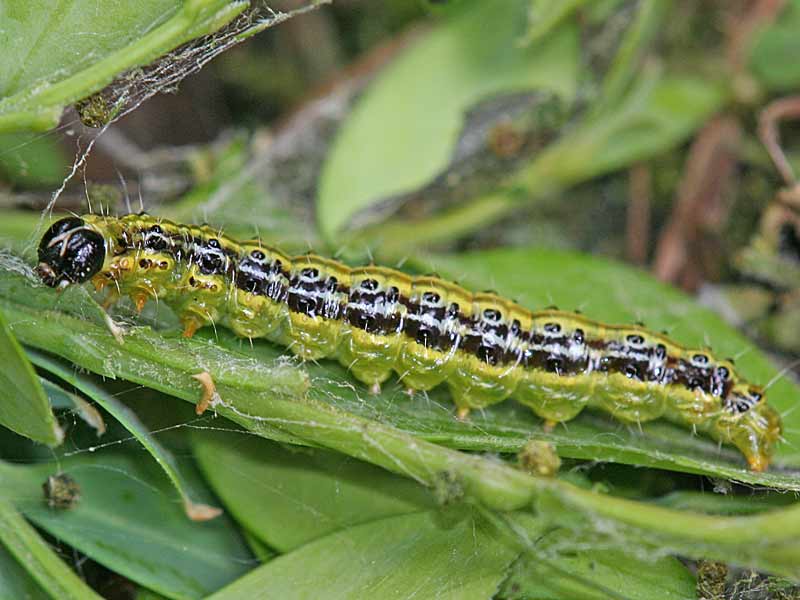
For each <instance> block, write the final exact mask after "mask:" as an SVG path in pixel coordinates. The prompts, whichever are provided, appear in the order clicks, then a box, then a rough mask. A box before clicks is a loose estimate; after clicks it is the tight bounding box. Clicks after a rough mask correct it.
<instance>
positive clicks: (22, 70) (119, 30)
mask: <svg viewBox="0 0 800 600" xmlns="http://www.w3.org/2000/svg"><path fill="white" fill-rule="evenodd" d="M247 4H248V3H247V2H242V1H239V0H185V1H180V0H141V1H139V2H135V3H132V2H111V1H103V2H100V3H98V2H95V1H94V0H64V1H61V2H56V3H53V2H49V1H47V0H8V1H7V2H5V3H4V5H3V6H2V7H0V21H2V23H3V29H2V31H0V45H2V47H3V48H4V49H5V51H4V52H3V54H2V56H1V57H0V98H2V99H0V131H14V130H25V129H29V130H35V131H43V130H46V129H49V128H51V127H54V126H55V125H56V124H57V123H58V120H59V118H60V116H61V111H62V110H63V108H64V107H65V106H67V105H69V104H71V103H73V102H76V101H77V100H80V99H81V98H84V97H86V96H89V95H90V94H92V93H94V92H96V91H98V90H100V89H102V88H103V87H104V86H106V85H108V84H109V83H111V81H112V80H113V79H114V77H116V76H117V75H119V74H120V73H122V72H124V71H126V70H129V69H131V68H133V67H136V66H141V65H145V64H148V63H149V62H151V61H153V60H155V59H156V58H157V57H158V56H160V55H161V54H164V53H165V52H168V51H169V50H172V49H173V48H175V47H177V46H179V45H180V44H182V43H184V42H186V41H188V40H190V39H192V38H194V37H198V36H200V35H204V34H206V33H209V32H210V31H213V30H215V29H218V28H220V27H222V26H223V25H225V24H226V23H228V22H229V21H230V20H231V19H233V18H234V17H235V16H236V15H237V14H239V13H240V12H241V11H242V10H244V9H245V8H246V7H247Z"/></svg>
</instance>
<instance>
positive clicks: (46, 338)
mask: <svg viewBox="0 0 800 600" xmlns="http://www.w3.org/2000/svg"><path fill="white" fill-rule="evenodd" d="M561 275H562V273H561V272H559V276H561ZM19 279H21V278H20V276H19V275H14V274H12V273H9V272H7V271H6V272H4V273H2V274H0V306H2V308H3V310H5V311H6V314H8V315H9V317H10V322H11V323H12V326H13V328H14V333H15V335H17V336H18V337H19V338H20V339H21V340H22V341H24V342H25V343H30V344H32V345H35V346H39V347H44V348H47V349H48V350H50V351H51V352H55V353H57V354H59V355H60V356H63V357H64V358H66V359H68V360H70V361H72V362H73V363H75V364H76V365H79V366H81V367H83V368H88V369H90V370H96V371H98V372H101V373H103V374H104V375H107V376H115V377H122V378H124V379H127V380H129V381H134V382H137V383H140V384H143V385H146V386H148V387H151V388H154V389H157V390H162V391H166V392H168V393H171V394H172V395H175V396H177V397H180V398H183V399H186V400H189V401H190V402H192V403H194V402H197V399H198V396H199V390H198V389H197V386H196V382H194V380H192V379H191V378H189V377H188V376H187V375H186V373H187V371H188V370H190V369H191V368H192V367H193V366H194V365H193V364H192V362H191V360H192V357H191V355H190V354H187V349H188V348H192V349H194V348H196V344H199V345H200V346H201V347H202V346H203V344H204V342H203V341H202V340H191V341H186V340H183V341H174V343H172V345H171V346H169V351H170V353H169V354H168V353H166V351H165V350H166V347H165V346H164V344H165V343H167V340H168V339H169V338H165V337H163V336H160V335H159V334H157V333H156V332H152V331H148V330H147V328H139V329H134V330H132V331H131V332H129V334H128V336H126V338H125V343H124V344H122V345H120V344H119V343H118V342H117V341H116V340H115V339H114V337H113V336H112V335H111V334H110V333H109V332H108V331H106V330H105V329H104V328H101V327H100V326H98V325H95V324H93V323H91V322H88V321H86V320H82V319H80V318H78V317H75V316H72V315H68V314H64V313H62V312H57V311H53V310H42V309H41V308H31V305H33V306H39V305H41V304H44V300H43V298H42V297H41V296H42V295H47V294H52V291H51V290H47V289H43V288H42V287H38V288H37V287H28V289H27V290H25V291H24V293H22V294H19V295H15V296H12V297H9V296H7V295H6V293H5V290H6V289H9V288H6V287H5V286H3V285H2V284H3V282H7V281H9V280H14V281H17V283H20V282H19ZM23 281H24V280H23ZM10 288H14V286H13V285H12V286H10ZM17 289H18V288H17ZM622 291H623V293H624V292H625V290H622ZM45 323H46V335H44V333H43V332H42V331H41V330H42V328H43V324H45ZM224 339H225V334H224V333H223V331H222V330H220V332H219V343H215V342H213V341H211V340H209V341H208V342H205V344H206V345H207V346H208V347H209V348H212V347H213V348H215V351H214V353H213V354H214V355H216V356H223V355H227V356H228V362H229V363H230V364H231V365H236V364H237V363H239V361H242V360H244V359H243V357H242V355H243V354H246V353H249V350H248V348H249V346H248V345H241V347H240V348H241V349H240V350H239V351H232V350H227V351H226V350H223V349H222V348H220V347H219V346H220V343H222V342H223V340H224ZM228 339H229V340H230V339H231V338H230V337H228ZM143 340H145V341H147V342H148V343H147V344H143V343H142V341H143ZM87 347H88V348H89V349H90V350H91V351H87ZM262 351H263V352H264V353H265V354H264V355H263V357H264V358H268V356H269V353H272V356H273V357H275V356H277V355H278V354H279V353H280V350H278V349H276V348H274V347H273V346H270V345H269V344H264V343H256V344H254V349H253V351H252V353H253V354H254V355H259V356H262V354H261V353H262ZM209 352H210V351H209ZM98 356H102V357H110V358H109V360H107V361H103V360H98V358H97V357H98ZM175 356H180V357H181V358H182V360H183V361H184V362H183V363H182V364H180V361H178V363H179V364H175V360H174V359H175ZM196 356H199V355H196ZM261 363H262V361H256V360H252V361H251V362H250V363H249V364H250V365H251V369H252V368H253V365H258V364H261ZM245 364H246V361H245ZM284 368H286V367H284ZM318 368H319V369H330V370H329V371H328V372H325V371H319V372H317V373H316V374H312V383H313V387H312V388H311V390H308V392H307V393H305V392H304V391H303V390H305V389H306V388H305V386H302V387H301V388H291V387H289V388H287V387H283V388H281V387H280V386H276V385H275V383H276V380H274V379H271V377H273V376H274V375H266V374H267V373H272V371H271V370H270V368H269V367H268V366H266V365H265V366H264V367H263V369H265V370H264V371H261V378H258V377H256V378H255V380H253V379H250V380H249V381H248V380H247V377H248V373H247V371H244V372H239V371H238V370H237V368H236V367H235V366H232V367H231V368H229V369H228V370H227V371H226V370H221V371H220V372H219V373H218V374H219V376H220V381H221V382H222V383H218V386H217V390H218V392H219V395H220V400H219V401H218V402H217V403H216V404H215V407H214V408H215V410H216V411H217V412H218V413H219V414H221V415H223V416H225V417H227V418H229V419H231V420H233V421H235V422H237V423H239V424H241V425H243V426H244V427H246V428H247V429H248V430H250V431H252V432H254V433H257V434H258V435H262V436H264V437H271V438H275V439H279V440H283V441H285V440H295V443H297V442H300V443H306V444H311V445H318V446H323V447H326V448H330V449H333V450H338V451H340V452H343V453H345V454H348V455H350V456H353V457H355V458H358V459H360V460H364V461H367V462H371V463H373V464H376V465H379V466H381V467H383V468H385V469H388V470H390V471H393V472H395V473H399V474H401V475H404V476H406V477H408V478H411V479H414V480H416V481H418V482H419V483H421V484H423V485H426V486H429V487H435V486H437V484H439V483H440V482H441V481H442V478H443V477H444V478H446V479H447V480H448V481H452V482H454V486H453V488H454V489H457V490H459V494H458V495H461V494H463V495H464V496H465V497H467V498H470V499H472V500H474V501H476V502H478V503H479V504H480V505H482V506H486V507H488V508H489V509H491V510H500V511H508V510H515V509H520V508H524V507H530V506H531V503H533V502H535V503H536V507H537V511H539V512H541V513H542V514H544V515H547V517H548V519H550V520H551V521H552V522H554V523H566V524H569V526H570V527H575V522H578V523H579V524H580V526H581V527H582V528H584V529H586V531H589V532H595V533H599V532H602V531H608V527H612V528H613V527H617V526H621V527H623V528H624V530H625V531H626V532H628V533H629V534H630V535H629V537H628V539H627V541H626V542H625V543H626V544H627V545H629V546H635V545H636V543H637V542H638V543H639V544H641V545H643V546H645V547H650V548H661V549H662V550H664V551H666V550H668V551H671V552H676V553H680V554H683V555H686V556H690V557H695V558H697V557H706V558H714V559H721V560H725V561H727V562H734V563H736V564H742V565H747V566H754V567H758V568H761V569H764V570H769V571H772V572H776V573H779V574H783V575H788V576H791V577H795V578H800V570H799V569H798V565H799V564H800V544H798V542H797V540H798V539H800V507H798V506H797V505H792V506H791V507H789V508H785V509H776V510H772V511H769V512H766V513H764V514H759V515H755V516H748V517H717V516H709V515H703V514H699V513H694V512H687V511H675V510H672V509H667V508H663V507H659V506H654V505H651V504H648V503H646V502H641V501H635V500H626V499H623V498H618V497H613V496H610V495H607V494H603V493H600V492H598V491H594V490H583V489H581V488H578V487H575V486H574V485H572V484H570V483H568V482H566V481H560V480H551V479H541V478H537V477H533V476H531V475H528V474H526V473H524V472H522V471H520V470H518V469H515V468H513V467H512V466H510V465H509V464H507V463H505V462H503V461H498V460H496V459H491V458H484V457H481V456H480V455H474V454H467V453H464V452H459V451H456V450H451V449H448V448H445V447H443V446H442V445H438V444H433V443H430V442H429V441H426V440H425V439H423V437H422V436H421V435H412V434H411V433H408V431H414V429H415V428H416V427H419V426H423V427H425V428H426V429H427V431H428V433H429V434H430V438H432V439H437V438H438V439H439V440H442V441H445V442H447V441H448V440H451V439H457V438H453V436H451V435H449V434H446V435H444V436H442V435H441V433H440V432H439V431H437V429H436V428H437V425H438V424H437V423H436V422H427V421H425V420H424V417H425V415H424V413H423V412H422V411H419V413H417V412H414V413H413V414H411V415H409V418H408V420H407V421H405V422H403V421H402V420H398V419H396V418H394V417H393V416H392V415H389V414H382V413H381V412H375V413H373V414H372V416H371V418H367V417H365V416H360V415H359V414H357V413H356V412H355V410H351V409H355V408H356V407H358V406H361V407H362V411H367V410H369V409H370V407H371V406H373V401H374V405H375V407H376V408H377V409H378V410H379V411H380V409H381V408H383V407H385V406H386V404H381V403H380V402H379V401H378V400H377V399H374V400H373V399H372V398H370V399H369V400H367V399H364V398H361V397H360V395H359V392H358V388H356V387H354V386H353V383H352V382H351V381H350V380H349V378H348V376H347V375H345V374H344V371H342V370H337V369H336V368H334V367H333V366H332V365H331V364H330V363H328V362H325V361H323V363H322V364H320V366H319V367H318ZM297 370H298V369H297V368H295V369H294V371H297ZM278 372H279V371H277V372H275V373H278ZM265 375H266V376H265ZM292 389H294V390H295V392H294V393H292V391H291V390H292ZM397 392H398V393H399V390H397ZM348 395H349V397H350V399H349V400H344V398H345V397H346V396H348ZM384 398H385V397H384ZM354 401H355V402H354ZM397 403H398V404H399V403H400V402H399V400H397ZM420 403H421V404H422V403H424V400H423V399H420ZM428 405H429V408H430V409H432V410H434V412H435V411H441V408H439V407H437V406H436V405H434V404H433V403H432V402H429V403H428ZM504 406H505V407H506V410H513V403H511V402H509V403H505V404H504ZM526 413H528V411H521V412H518V415H522V414H526ZM492 414H494V411H493V410H488V411H487V415H492ZM528 414H529V413H528ZM420 418H422V419H423V420H420ZM440 418H446V420H447V421H448V422H452V423H455V420H454V419H453V417H452V416H450V415H447V414H446V413H443V415H440ZM528 418H532V417H530V415H529V416H528ZM512 421H513V420H512ZM408 425H410V427H409V426H408ZM480 425H481V427H482V426H483V425H482V424H480ZM456 426H458V425H456ZM459 427H462V428H463V429H462V431H468V430H470V429H472V430H473V431H474V432H477V433H478V434H479V439H480V440H481V441H485V440H486V439H490V440H491V439H492V438H494V439H500V440H502V437H500V436H495V435H493V434H492V433H491V432H489V433H488V434H487V433H485V432H484V431H483V430H482V429H480V428H478V427H476V426H475V424H474V423H472V424H461V425H460V426H459ZM403 429H405V430H406V431H403ZM535 431H536V430H535V427H531V429H530V430H529V431H528V434H529V435H534V434H535ZM569 431H570V430H567V434H566V435H569ZM609 431H611V430H609ZM685 433H686V432H682V434H683V437H678V436H675V434H674V433H673V434H672V435H670V436H669V437H668V439H669V440H670V443H672V440H673V439H681V440H685V439H688V437H689V436H686V435H685ZM595 437H596V438H598V439H600V438H602V437H603V435H598V434H597V433H595ZM607 437H611V436H607ZM612 439H613V438H612ZM643 439H646V438H643ZM697 439H699V438H697ZM612 449H613V452H609V455H612V456H613V455H614V454H615V453H616V452H617V449H616V448H612ZM597 456H598V457H599V456H602V455H601V454H600V453H598V455H597ZM642 456H647V453H646V452H643V453H642ZM663 456H666V457H668V458H671V459H672V460H671V461H670V462H672V463H675V464H680V461H676V460H674V458H672V457H671V455H670V454H669V453H666V454H664V455H659V456H658V457H657V459H661V458H662V457H663ZM622 458H623V459H626V457H625V456H624V454H623V455H622ZM628 458H629V457H628ZM701 464H702V465H703V466H710V467H711V469H712V471H711V472H710V473H709V474H711V475H717V474H718V473H717V471H722V472H726V467H725V464H724V462H722V461H721V459H720V460H716V461H713V462H712V461H703V462H702V463H701ZM687 470H689V469H687ZM734 472H735V476H736V477H737V478H738V477H739V473H741V479H742V480H746V481H749V482H752V483H760V484H764V485H772V486H775V487H783V488H788V489H793V488H795V487H796V486H797V477H796V475H792V474H790V472H788V471H787V472H786V473H785V474H784V473H781V472H780V471H777V472H776V471H775V470H773V471H770V472H768V473H761V474H758V473H749V472H747V471H744V470H741V469H735V470H734ZM601 522H603V523H606V525H604V526H603V527H602V528H600V529H598V528H597V524H598V523H601Z"/></svg>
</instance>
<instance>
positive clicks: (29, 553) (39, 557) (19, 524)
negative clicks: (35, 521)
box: [0, 474, 100, 600]
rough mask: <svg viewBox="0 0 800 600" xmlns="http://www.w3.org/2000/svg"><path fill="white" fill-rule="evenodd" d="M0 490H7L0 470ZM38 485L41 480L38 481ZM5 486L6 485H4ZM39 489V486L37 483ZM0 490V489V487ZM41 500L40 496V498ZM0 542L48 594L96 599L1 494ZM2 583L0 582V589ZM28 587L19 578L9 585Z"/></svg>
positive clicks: (65, 598) (72, 599) (73, 599)
mask: <svg viewBox="0 0 800 600" xmlns="http://www.w3.org/2000/svg"><path fill="white" fill-rule="evenodd" d="M0 481H2V483H3V485H2V486H0V490H3V491H5V494H3V496H5V495H6V494H7V493H8V488H7V486H8V483H9V481H8V479H6V477H5V476H4V474H0ZM37 483H38V485H39V486H41V481H39V482H37ZM4 488H5V489H4ZM39 493H41V487H39ZM0 494H2V491H0ZM40 503H41V500H40ZM0 543H2V544H3V545H4V546H5V548H6V549H7V550H8V551H9V552H10V553H11V554H12V555H13V556H14V557H15V558H16V559H17V560H18V561H19V562H20V564H22V565H24V567H25V571H27V573H28V575H30V577H31V578H33V579H34V580H35V581H36V582H37V583H38V584H39V585H40V586H42V589H44V590H45V591H46V592H47V593H48V595H49V596H50V597H51V598H60V599H62V598H63V600H99V599H100V596H98V595H97V594H95V593H94V591H92V589H91V588H89V586H87V585H86V583H85V582H84V581H83V580H82V579H80V578H79V577H78V576H77V575H76V574H75V572H74V571H73V570H72V569H70V568H69V567H68V566H67V565H66V564H65V563H64V562H63V561H62V560H61V559H60V558H59V557H58V556H57V555H56V553H55V552H53V550H52V549H51V548H50V546H49V545H48V544H47V542H45V541H44V540H43V539H42V538H41V536H40V535H39V534H38V533H37V532H36V530H35V529H34V528H33V527H32V526H31V525H30V524H29V523H28V522H27V521H26V520H25V519H24V518H23V517H22V515H21V514H19V512H17V509H16V508H15V507H14V505H13V504H12V503H11V502H9V501H8V499H7V498H6V497H0ZM4 586H5V584H3V583H0V591H2V589H3V587H4ZM17 586H20V587H29V586H28V585H26V584H25V582H24V581H18V582H16V583H15V584H14V585H12V586H11V587H12V588H13V587H17ZM17 597H19V596H17Z"/></svg>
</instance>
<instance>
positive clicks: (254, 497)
mask: <svg viewBox="0 0 800 600" xmlns="http://www.w3.org/2000/svg"><path fill="white" fill-rule="evenodd" d="M242 433H243V432H219V433H216V432H211V431H203V432H200V433H198V434H196V435H194V436H193V448H194V451H195V456H196V457H197V460H198V461H199V463H200V466H201V467H202V469H203V472H204V473H205V475H206V477H207V478H208V480H209V481H210V483H211V485H213V486H214V490H215V491H216V492H217V494H218V495H219V497H220V498H222V500H223V502H224V504H225V507H226V508H227V509H228V510H229V511H230V512H231V514H232V515H233V516H234V517H236V519H237V520H239V521H240V522H241V523H242V524H243V525H244V526H245V527H246V528H247V529H248V530H250V531H251V532H252V533H253V534H255V535H257V536H258V537H259V538H260V539H262V540H263V541H265V542H266V543H267V544H269V545H270V546H271V547H273V548H275V549H277V550H278V551H280V552H287V551H289V550H294V549H295V548H297V547H299V546H301V545H303V544H305V543H306V542H310V541H312V540H314V539H317V538H319V537H322V536H324V535H327V534H330V533H333V532H335V531H338V530H340V529H345V528H347V527H350V526H353V525H358V524H361V523H366V522H368V521H374V520H377V519H381V518H385V517H387V516H395V515H401V514H405V513H410V512H419V511H421V510H425V509H428V508H431V507H432V497H431V495H430V493H429V492H427V491H425V489H424V488H423V487H421V486H419V485H417V484H415V483H413V482H411V481H409V480H408V479H404V478H402V477H398V476H397V475H392V474H390V473H388V472H387V471H385V470H383V469H378V468H377V467H374V466H372V465H369V464H366V463H363V462H359V461H356V460H353V459H352V458H349V457H347V456H342V455H341V454H336V453H332V452H324V451H321V450H299V449H295V450H290V449H288V448H285V447H281V446H279V445H278V444H275V443H272V442H267V441H265V440H262V439H258V438H255V437H252V436H248V435H242Z"/></svg>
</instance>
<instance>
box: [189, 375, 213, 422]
mask: <svg viewBox="0 0 800 600" xmlns="http://www.w3.org/2000/svg"><path fill="white" fill-rule="evenodd" d="M192 377H193V378H194V379H196V380H197V381H199V382H200V385H201V386H203V390H202V395H201V396H200V402H198V403H197V405H196V406H195V409H194V410H195V412H196V413H197V414H198V415H202V414H203V413H204V412H206V410H207V409H208V407H209V406H211V403H212V402H214V401H215V400H218V399H219V394H218V393H217V386H216V385H215V384H214V380H213V379H212V378H211V374H210V373H209V372H208V371H203V372H202V373H196V374H195V375H192Z"/></svg>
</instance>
